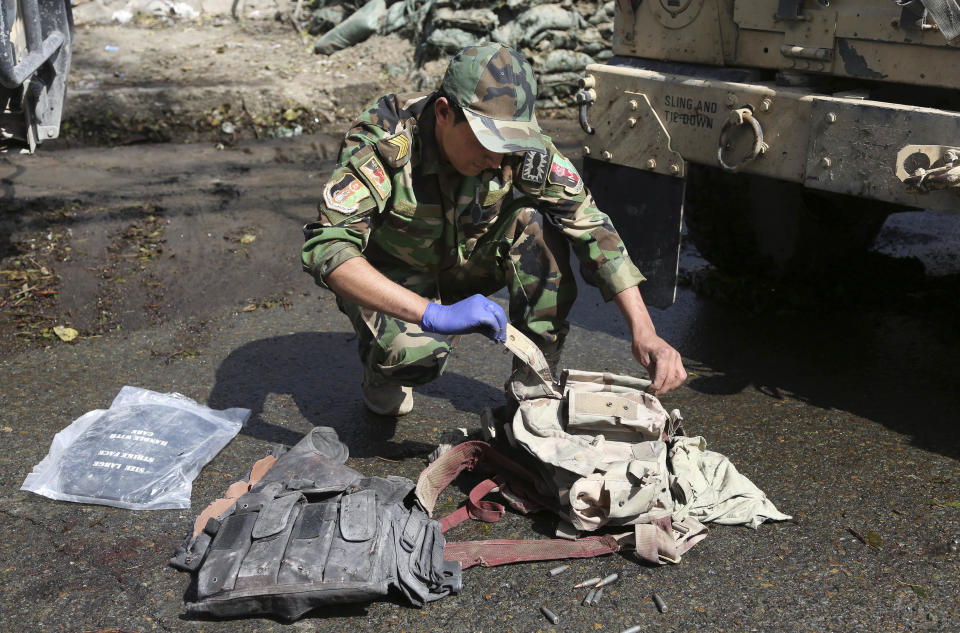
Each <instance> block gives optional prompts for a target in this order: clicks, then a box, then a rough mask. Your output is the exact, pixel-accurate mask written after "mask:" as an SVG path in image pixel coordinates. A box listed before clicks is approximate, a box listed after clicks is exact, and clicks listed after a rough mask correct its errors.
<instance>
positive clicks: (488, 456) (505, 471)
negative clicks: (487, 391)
mask: <svg viewBox="0 0 960 633" xmlns="http://www.w3.org/2000/svg"><path fill="white" fill-rule="evenodd" d="M480 462H484V463H487V464H489V465H490V466H491V468H493V470H494V471H495V472H496V473H497V476H496V477H495V478H494V479H495V481H496V482H497V484H496V485H494V486H491V487H489V488H488V489H487V490H486V491H484V492H483V494H480V495H479V496H476V498H475V499H474V495H473V493H471V499H470V501H469V502H468V504H469V503H472V504H473V505H474V506H475V509H476V508H478V507H479V508H480V511H481V512H483V511H485V510H486V509H488V506H487V503H488V502H484V503H483V504H481V503H479V501H480V499H481V498H482V497H483V496H484V495H485V494H487V493H488V492H490V491H491V490H493V488H495V487H497V486H501V485H507V486H509V487H510V490H511V491H512V492H513V493H514V494H515V495H516V496H519V497H522V498H523V499H525V500H527V501H529V502H530V506H531V508H530V509H531V510H535V509H537V507H538V506H543V507H547V508H549V507H550V501H549V500H548V499H544V498H543V497H542V495H540V494H539V493H538V492H537V491H536V488H535V484H534V481H535V479H536V477H537V475H535V474H534V473H532V472H530V471H529V470H527V469H526V468H524V467H523V466H521V465H520V464H517V463H516V462H514V461H513V460H511V459H510V458H508V457H506V456H505V455H503V454H502V453H500V452H499V451H497V450H496V449H494V448H493V447H492V446H490V445H489V444H487V443H486V442H480V441H470V442H462V443H460V444H457V445H456V446H454V447H453V448H451V449H450V450H449V451H447V452H445V453H444V454H443V455H441V456H440V457H438V458H437V460H436V461H435V462H433V463H432V464H430V465H429V466H427V467H426V468H425V469H424V470H423V472H421V473H420V477H419V478H418V479H417V499H419V500H420V503H421V504H422V505H423V507H424V508H425V509H426V510H427V512H428V513H429V514H431V515H432V514H433V508H434V506H435V505H436V503H437V496H438V495H439V494H440V493H441V492H442V491H443V489H444V488H446V487H447V486H448V485H449V484H450V482H451V481H453V480H454V479H456V478H457V475H459V474H460V473H461V472H463V471H464V470H473V469H474V468H476V466H477V464H478V463H480ZM480 485H481V486H483V485H484V484H480ZM478 487H479V486H478ZM476 491H477V489H476V488H475V489H474V492H476ZM496 505H499V504H496ZM501 508H502V506H501ZM459 512H460V511H457V512H455V513H454V514H458V513H459ZM467 512H468V513H469V512H470V510H469V509H468V510H467ZM500 514H502V511H501V513H500ZM469 516H474V517H475V518H481V517H480V516H478V514H469ZM496 518H499V515H498V516H497V517H496ZM462 520H463V519H461V520H460V521H457V523H459V522H461V521H462ZM481 520H487V519H481ZM493 520H496V519H493ZM452 525H456V523H453V524H452ZM452 525H451V527H452Z"/></svg>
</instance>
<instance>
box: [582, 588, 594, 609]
mask: <svg viewBox="0 0 960 633" xmlns="http://www.w3.org/2000/svg"><path fill="white" fill-rule="evenodd" d="M596 594H597V590H596V589H591V590H590V591H589V592H588V593H587V597H586V598H584V599H583V602H581V603H580V604H582V605H583V606H585V607H589V606H590V605H591V604H593V597H594V596H595V595H596Z"/></svg>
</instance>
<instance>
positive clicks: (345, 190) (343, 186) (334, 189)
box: [323, 173, 370, 215]
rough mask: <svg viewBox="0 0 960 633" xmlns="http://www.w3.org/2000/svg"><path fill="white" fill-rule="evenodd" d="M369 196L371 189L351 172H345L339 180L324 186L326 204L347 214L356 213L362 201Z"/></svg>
mask: <svg viewBox="0 0 960 633" xmlns="http://www.w3.org/2000/svg"><path fill="white" fill-rule="evenodd" d="M369 197H370V190H369V189H367V188H366V187H365V186H364V184H363V183H362V182H360V179H359V178H357V177H356V176H354V175H353V174H351V173H346V174H344V175H343V176H341V177H340V179H339V180H337V181H331V182H328V183H327V186H326V187H324V188H323V201H324V202H325V203H326V205H327V206H328V207H329V208H331V209H333V210H334V211H339V212H340V213H344V214H346V215H350V214H352V213H356V211H357V209H359V208H360V203H361V202H362V201H363V200H364V199H366V198H369Z"/></svg>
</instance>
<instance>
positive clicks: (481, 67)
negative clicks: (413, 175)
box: [440, 44, 547, 154]
mask: <svg viewBox="0 0 960 633" xmlns="http://www.w3.org/2000/svg"><path fill="white" fill-rule="evenodd" d="M440 89H441V90H442V91H443V92H444V93H446V94H447V95H448V96H449V97H450V98H451V99H453V100H455V101H456V102H457V105H459V106H460V107H461V108H462V109H463V113H464V114H465V115H466V117H467V122H468V123H469V124H470V128H471V129H472V130H473V133H474V134H476V136H477V140H479V141H480V144H481V145H483V146H484V147H485V148H487V149H488V150H490V151H491V152H498V153H503V154H508V153H511V152H526V151H531V150H533V151H537V152H541V153H543V152H546V151H547V150H546V147H544V144H543V140H542V139H541V134H540V125H539V124H538V123H537V117H536V115H535V114H534V112H533V107H534V102H535V101H536V99H537V83H536V79H535V78H534V76H533V68H532V67H531V66H530V64H529V63H528V62H527V60H525V59H524V58H523V56H522V55H521V54H520V53H518V52H517V51H515V50H513V49H512V48H508V47H506V46H504V45H503V44H485V45H482V46H468V47H466V48H464V49H462V50H461V51H460V52H458V53H457V54H456V55H454V57H453V59H451V60H450V65H449V66H448V67H447V72H446V74H444V76H443V82H442V83H441V84H440Z"/></svg>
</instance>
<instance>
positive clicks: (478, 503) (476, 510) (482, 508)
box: [440, 477, 504, 532]
mask: <svg viewBox="0 0 960 633" xmlns="http://www.w3.org/2000/svg"><path fill="white" fill-rule="evenodd" d="M501 485H503V480H502V479H500V477H494V478H493V479H484V480H483V481H481V482H480V483H479V484H477V485H476V486H474V488H473V490H471V491H470V494H469V495H468V496H467V504H466V505H464V506H460V507H459V508H457V509H456V510H455V511H453V512H451V513H450V514H448V515H447V516H445V517H443V518H442V519H440V529H441V531H443V532H446V531H447V530H449V529H450V528H452V527H456V526H458V525H460V524H461V523H463V522H464V521H466V520H467V519H477V520H478V521H485V522H487V523H496V522H497V521H499V520H500V517H501V516H503V510H504V508H503V505H501V504H499V503H497V502H496V501H484V500H483V498H484V497H485V496H487V495H488V494H490V492H492V491H494V490H497V489H498V488H500V486H501Z"/></svg>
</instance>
